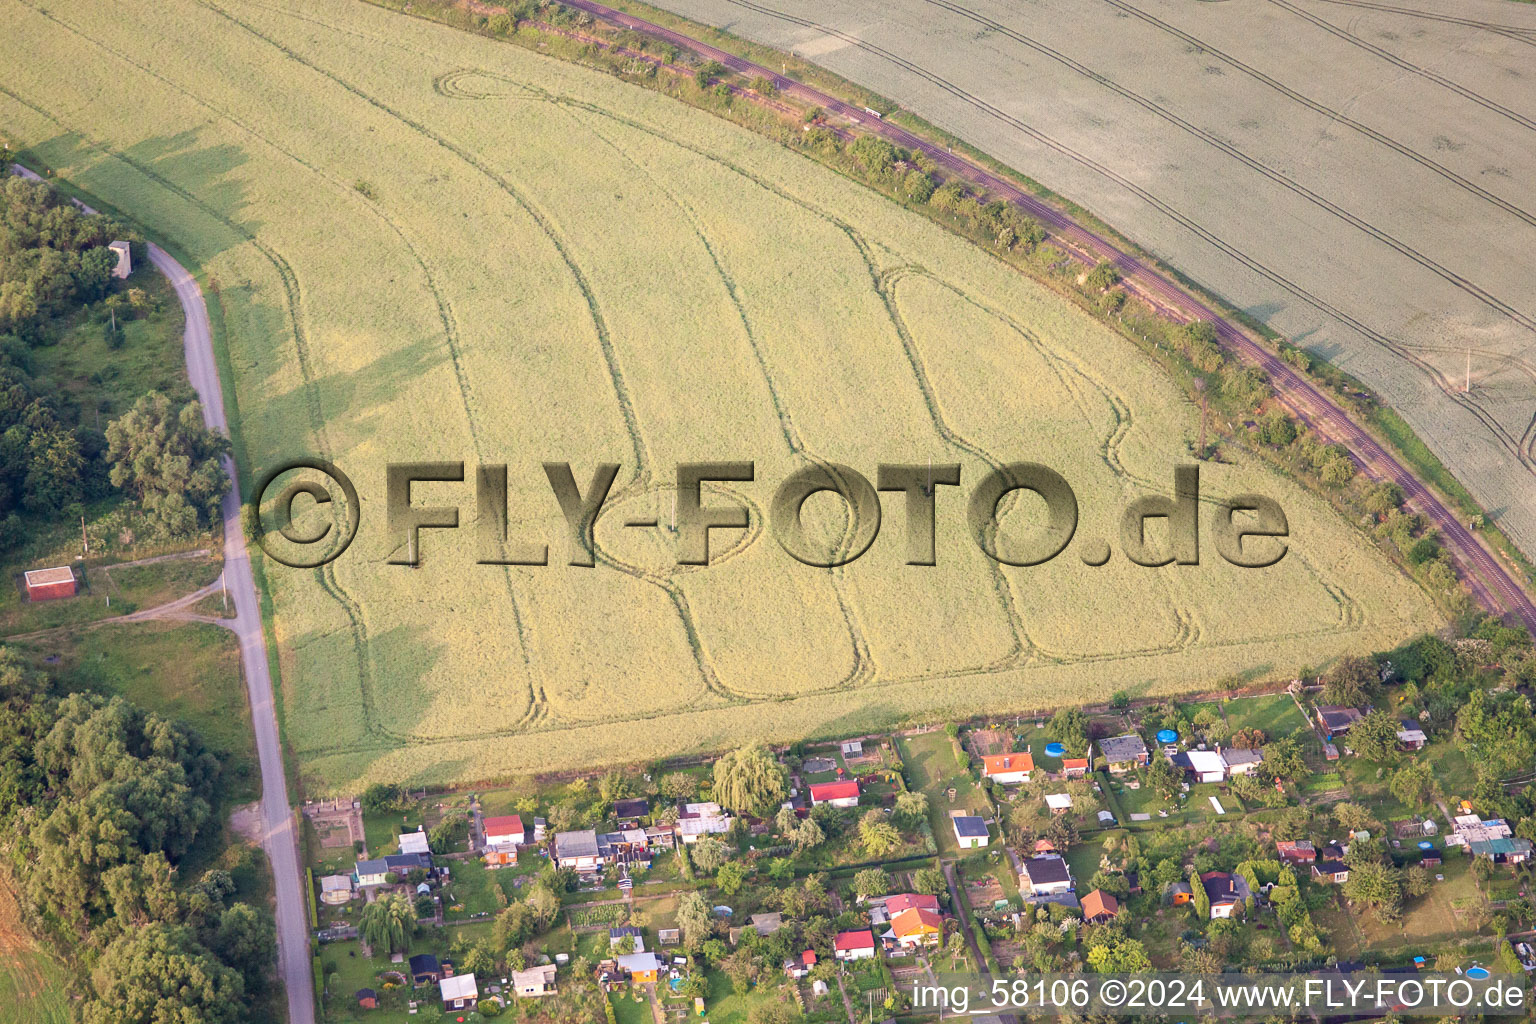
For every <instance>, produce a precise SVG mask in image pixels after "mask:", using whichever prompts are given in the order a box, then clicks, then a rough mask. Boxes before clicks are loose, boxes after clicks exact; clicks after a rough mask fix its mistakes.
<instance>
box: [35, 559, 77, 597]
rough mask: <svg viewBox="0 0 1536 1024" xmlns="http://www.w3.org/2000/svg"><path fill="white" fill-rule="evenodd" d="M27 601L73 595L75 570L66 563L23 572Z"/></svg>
mask: <svg viewBox="0 0 1536 1024" xmlns="http://www.w3.org/2000/svg"><path fill="white" fill-rule="evenodd" d="M25 577H26V583H27V600H28V601H52V600H53V599H54V598H59V597H74V596H75V570H73V569H71V568H70V567H69V566H67V565H60V566H55V567H54V568H52V569H33V570H31V571H30V572H28V573H26V574H25Z"/></svg>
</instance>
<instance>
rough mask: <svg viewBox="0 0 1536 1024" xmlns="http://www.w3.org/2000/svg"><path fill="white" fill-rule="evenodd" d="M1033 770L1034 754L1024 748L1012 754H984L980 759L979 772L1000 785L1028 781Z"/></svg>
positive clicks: (1012, 784) (1011, 784)
mask: <svg viewBox="0 0 1536 1024" xmlns="http://www.w3.org/2000/svg"><path fill="white" fill-rule="evenodd" d="M1034 770H1035V755H1033V754H1031V753H1030V752H1029V751H1027V750H1025V751H1022V752H1019V753H1012V754H986V755H983V757H982V759H981V774H982V775H983V776H984V777H986V778H989V779H991V780H992V781H993V782H995V783H997V784H998V785H1000V786H1016V785H1019V784H1020V783H1024V782H1028V781H1029V776H1030V773H1031V772H1033V771H1034Z"/></svg>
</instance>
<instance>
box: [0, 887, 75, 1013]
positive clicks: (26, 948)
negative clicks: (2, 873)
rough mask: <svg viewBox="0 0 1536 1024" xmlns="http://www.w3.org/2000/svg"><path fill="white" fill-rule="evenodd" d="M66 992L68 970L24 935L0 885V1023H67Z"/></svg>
mask: <svg viewBox="0 0 1536 1024" xmlns="http://www.w3.org/2000/svg"><path fill="white" fill-rule="evenodd" d="M68 992H69V972H68V970H67V969H66V968H65V967H64V965H63V964H62V963H60V962H59V961H58V960H55V959H54V958H53V957H52V956H49V955H48V954H47V953H46V952H44V951H43V950H42V949H41V948H40V947H39V946H38V944H37V943H36V942H34V941H33V939H32V936H30V935H28V934H27V932H26V930H25V929H24V928H23V927H22V924H21V917H20V910H19V908H18V907H17V905H16V897H15V896H14V895H13V894H12V893H11V891H10V889H8V888H6V887H5V886H4V885H0V1024H68V1022H69V1021H70V1019H71V1018H70V1013H69V1006H70V1003H69V996H68Z"/></svg>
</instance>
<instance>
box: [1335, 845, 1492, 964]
mask: <svg viewBox="0 0 1536 1024" xmlns="http://www.w3.org/2000/svg"><path fill="white" fill-rule="evenodd" d="M1439 873H1440V874H1442V875H1444V876H1445V881H1443V882H1436V883H1435V885H1434V886H1433V888H1431V889H1430V891H1429V892H1428V893H1427V894H1426V895H1425V896H1423V897H1421V898H1419V899H1417V900H1413V901H1410V902H1409V903H1408V905H1407V906H1406V907H1405V908H1404V913H1403V919H1402V921H1401V922H1400V923H1399V924H1391V925H1385V924H1382V923H1381V922H1379V921H1377V920H1376V919H1375V917H1374V916H1372V915H1370V914H1362V913H1359V912H1357V911H1353V910H1350V909H1349V908H1348V906H1347V905H1346V904H1345V902H1344V897H1343V893H1342V892H1340V891H1339V890H1337V889H1334V890H1333V892H1332V895H1333V897H1334V899H1333V902H1332V903H1331V904H1329V905H1328V906H1327V907H1325V908H1324V909H1322V910H1320V911H1317V912H1316V913H1315V914H1314V915H1313V916H1314V919H1315V920H1316V921H1317V923H1318V924H1319V925H1320V926H1322V927H1323V928H1326V929H1327V930H1328V932H1329V934H1330V937H1331V939H1332V941H1333V945H1334V948H1335V949H1336V950H1337V951H1338V955H1339V957H1340V959H1349V958H1351V957H1358V956H1359V955H1361V954H1362V953H1374V954H1378V955H1379V954H1383V953H1386V954H1403V955H1413V954H1417V953H1421V952H1423V951H1424V947H1426V946H1428V945H1430V944H1438V943H1443V942H1446V941H1449V940H1452V939H1465V938H1469V937H1471V936H1473V935H1475V934H1477V933H1476V932H1475V931H1474V930H1473V929H1472V927H1471V923H1470V921H1469V920H1468V914H1467V913H1466V911H1467V910H1469V909H1470V908H1472V907H1474V906H1476V905H1477V904H1478V903H1480V902H1481V900H1482V896H1481V895H1480V894H1479V892H1478V887H1477V881H1476V879H1474V878H1473V877H1472V871H1471V867H1470V864H1469V863H1468V861H1467V859H1466V858H1465V857H1462V856H1460V855H1458V854H1452V855H1450V856H1448V857H1447V858H1446V862H1445V864H1444V865H1443V866H1442V867H1441V868H1440V869H1439Z"/></svg>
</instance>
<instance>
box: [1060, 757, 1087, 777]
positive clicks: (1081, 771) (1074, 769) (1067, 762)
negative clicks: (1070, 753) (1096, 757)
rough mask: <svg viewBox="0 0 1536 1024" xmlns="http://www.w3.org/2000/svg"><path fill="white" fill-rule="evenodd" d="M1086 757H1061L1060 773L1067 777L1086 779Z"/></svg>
mask: <svg viewBox="0 0 1536 1024" xmlns="http://www.w3.org/2000/svg"><path fill="white" fill-rule="evenodd" d="M1088 768H1089V764H1088V758H1086V757H1064V758H1062V759H1061V773H1062V774H1063V775H1065V776H1066V777H1067V778H1069V779H1086V778H1087V777H1088Z"/></svg>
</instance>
